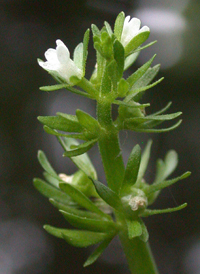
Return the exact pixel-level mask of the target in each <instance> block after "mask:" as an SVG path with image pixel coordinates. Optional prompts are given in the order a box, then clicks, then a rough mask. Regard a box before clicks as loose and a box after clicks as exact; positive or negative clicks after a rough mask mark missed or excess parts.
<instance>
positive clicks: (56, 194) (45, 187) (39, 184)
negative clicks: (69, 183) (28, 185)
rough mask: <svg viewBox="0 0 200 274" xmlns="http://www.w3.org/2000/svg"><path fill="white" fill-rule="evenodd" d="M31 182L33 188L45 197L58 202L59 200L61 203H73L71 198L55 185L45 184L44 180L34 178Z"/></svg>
mask: <svg viewBox="0 0 200 274" xmlns="http://www.w3.org/2000/svg"><path fill="white" fill-rule="evenodd" d="M33 184H34V186H35V188H36V189H37V190H38V191H39V192H40V193H41V194H42V195H44V196H45V197H47V198H52V199H54V200H56V201H58V202H61V203H63V204H67V205H70V204H74V203H73V202H72V200H71V198H70V197H69V196H68V195H66V194H65V193H64V192H62V191H60V190H58V189H56V188H55V187H53V186H51V185H49V184H47V183H46V182H45V181H43V180H41V179H39V178H35V179H34V180H33Z"/></svg>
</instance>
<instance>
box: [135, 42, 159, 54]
mask: <svg viewBox="0 0 200 274" xmlns="http://www.w3.org/2000/svg"><path fill="white" fill-rule="evenodd" d="M155 43H157V41H156V40H155V41H153V42H150V43H148V44H146V45H145V46H143V47H139V48H137V49H136V50H135V51H134V53H137V52H140V51H141V50H143V49H146V48H148V47H151V46H153V45H154V44H155Z"/></svg>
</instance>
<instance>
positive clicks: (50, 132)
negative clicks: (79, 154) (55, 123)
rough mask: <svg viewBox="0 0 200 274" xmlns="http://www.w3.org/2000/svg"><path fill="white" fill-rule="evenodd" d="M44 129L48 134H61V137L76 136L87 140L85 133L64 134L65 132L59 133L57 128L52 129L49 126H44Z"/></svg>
mask: <svg viewBox="0 0 200 274" xmlns="http://www.w3.org/2000/svg"><path fill="white" fill-rule="evenodd" d="M43 129H44V131H45V132H46V133H48V134H51V135H55V136H60V137H66V138H75V139H80V140H87V138H86V137H85V135H83V134H64V133H59V132H58V131H56V130H55V129H52V128H50V127H48V126H44V127H43Z"/></svg>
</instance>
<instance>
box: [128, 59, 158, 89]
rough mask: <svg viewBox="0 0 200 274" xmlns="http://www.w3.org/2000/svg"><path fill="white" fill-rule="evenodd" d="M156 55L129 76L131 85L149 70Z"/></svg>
mask: <svg viewBox="0 0 200 274" xmlns="http://www.w3.org/2000/svg"><path fill="white" fill-rule="evenodd" d="M155 57H156V54H155V55H154V56H153V57H152V58H151V59H150V60H149V61H148V62H146V63H145V64H144V65H143V66H141V67H140V68H139V69H138V70H136V71H135V72H134V73H133V74H132V75H131V76H129V77H128V78H127V82H128V83H129V85H130V87H132V86H133V85H134V84H135V83H136V82H137V81H138V80H139V79H140V78H141V77H142V76H143V75H144V74H145V72H146V71H147V70H148V68H149V67H150V65H151V64H152V62H153V60H154V58H155Z"/></svg>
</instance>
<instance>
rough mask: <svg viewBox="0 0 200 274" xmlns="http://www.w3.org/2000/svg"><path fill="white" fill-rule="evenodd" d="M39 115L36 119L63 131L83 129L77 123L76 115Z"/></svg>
mask: <svg viewBox="0 0 200 274" xmlns="http://www.w3.org/2000/svg"><path fill="white" fill-rule="evenodd" d="M58 115H59V116H39V117H38V120H39V121H40V122H41V123H42V124H44V125H46V126H48V127H50V128H53V129H57V130H62V131H65V132H82V131H83V129H82V127H81V125H80V124H79V122H78V120H77V118H76V116H73V115H69V114H66V116H65V117H64V116H61V114H60V113H58Z"/></svg>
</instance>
